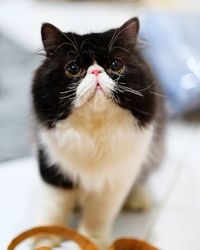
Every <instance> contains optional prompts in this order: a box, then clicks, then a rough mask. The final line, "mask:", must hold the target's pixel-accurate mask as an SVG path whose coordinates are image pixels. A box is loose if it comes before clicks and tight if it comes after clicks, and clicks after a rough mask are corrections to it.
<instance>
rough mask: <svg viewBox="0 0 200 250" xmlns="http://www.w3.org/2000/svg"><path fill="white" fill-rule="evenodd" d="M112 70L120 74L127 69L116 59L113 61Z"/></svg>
mask: <svg viewBox="0 0 200 250" xmlns="http://www.w3.org/2000/svg"><path fill="white" fill-rule="evenodd" d="M110 69H111V70H112V71H114V72H116V73H118V74H120V73H122V72H123V70H124V69H125V65H124V63H123V62H122V61H121V60H119V59H114V60H112V61H111V64H110Z"/></svg>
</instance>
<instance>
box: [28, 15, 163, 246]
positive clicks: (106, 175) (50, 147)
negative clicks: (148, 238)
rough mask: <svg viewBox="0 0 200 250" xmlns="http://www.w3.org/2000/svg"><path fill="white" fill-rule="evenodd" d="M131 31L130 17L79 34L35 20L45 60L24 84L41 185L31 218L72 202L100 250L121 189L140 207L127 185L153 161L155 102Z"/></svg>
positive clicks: (54, 215) (61, 211)
mask: <svg viewBox="0 0 200 250" xmlns="http://www.w3.org/2000/svg"><path fill="white" fill-rule="evenodd" d="M138 29H139V22H138V19H137V18H132V19H130V20H129V21H128V22H126V23H125V24H124V25H122V26H121V27H120V28H118V29H113V30H109V31H107V32H104V33H92V34H87V35H83V36H80V35H78V34H74V33H63V32H61V31H60V30H58V29H57V28H56V27H54V26H53V25H51V24H44V25H43V26H42V40H43V44H44V48H45V50H46V60H45V61H44V63H43V65H42V66H41V67H40V68H39V69H38V70H37V72H36V75H35V78H34V82H33V87H32V95H33V108H34V113H35V118H36V131H37V138H38V152H39V153H38V155H39V166H40V172H41V176H42V179H43V180H44V182H45V183H46V184H45V185H44V184H43V186H45V188H43V195H44V197H43V199H41V207H42V208H41V209H40V212H39V216H38V218H39V219H38V220H37V222H38V223H42V224H51V223H53V224H55V223H56V224H64V223H65V222H66V218H67V217H68V216H69V214H70V212H71V210H72V208H73V206H75V204H76V202H77V201H78V202H79V203H80V204H81V206H82V208H83V214H82V219H81V221H80V226H79V229H80V232H82V233H83V234H85V235H86V236H88V237H90V238H91V239H92V240H94V241H96V242H97V243H98V244H99V246H100V247H102V248H104V247H105V246H106V245H107V244H108V242H109V235H110V231H111V228H112V224H113V221H114V219H115V218H116V216H117V214H118V212H119V211H120V208H121V207H122V205H123V203H124V202H125V200H126V197H127V196H128V194H129V193H130V194H132V195H129V207H130V206H132V207H134V204H135V206H136V208H137V209H138V208H142V198H141V197H139V198H137V197H138V195H137V194H136V193H135V192H131V190H132V188H136V187H135V185H136V184H137V187H138V186H141V183H143V182H141V179H142V177H143V176H144V175H146V174H145V173H147V172H148V170H149V169H151V168H152V166H156V165H158V163H159V162H160V160H161V154H160V151H161V146H162V145H163V144H162V138H163V133H162V131H163V121H162V122H161V120H162V116H161V113H162V110H163V109H162V103H161V101H160V100H158V96H157V95H156V94H155V93H158V88H157V86H156V84H155V81H154V78H153V77H152V74H151V72H150V70H149V68H148V66H147V64H146V63H145V62H144V60H143V58H142V56H141V55H140V52H139V51H138V49H137V45H138V43H137V35H138ZM139 180H140V181H139ZM135 190H136V189H135ZM139 190H140V189H139ZM139 193H141V190H140V191H139ZM133 194H134V195H133ZM130 197H132V198H134V197H136V198H137V200H136V202H131V201H130ZM132 198H131V199H132ZM138 202H139V203H138ZM144 206H146V199H145V204H144ZM39 242H40V241H39ZM56 242H57V239H55V241H54V239H53V238H52V239H50V242H49V244H50V245H53V244H54V243H56ZM37 243H38V241H37Z"/></svg>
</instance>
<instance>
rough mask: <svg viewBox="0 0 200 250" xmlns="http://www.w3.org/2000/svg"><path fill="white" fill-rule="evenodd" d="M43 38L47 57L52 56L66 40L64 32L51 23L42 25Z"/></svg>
mask: <svg viewBox="0 0 200 250" xmlns="http://www.w3.org/2000/svg"><path fill="white" fill-rule="evenodd" d="M41 36H42V42H43V45H44V49H45V51H46V53H47V56H52V55H53V53H54V51H55V50H56V48H57V47H58V46H59V45H60V44H62V43H63V41H64V39H65V36H64V34H63V32H62V31H60V30H59V29H58V28H57V27H55V26H54V25H52V24H50V23H44V24H42V28H41Z"/></svg>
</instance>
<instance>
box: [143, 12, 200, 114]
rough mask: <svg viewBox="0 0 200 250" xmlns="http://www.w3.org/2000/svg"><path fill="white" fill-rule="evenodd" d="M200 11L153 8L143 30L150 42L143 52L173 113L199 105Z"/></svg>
mask: <svg viewBox="0 0 200 250" xmlns="http://www.w3.org/2000/svg"><path fill="white" fill-rule="evenodd" d="M199 23H200V15H199V14H198V13H196V14H191V13H188V14H187V13H177V12H175V11H174V12H172V13H168V12H158V11H151V12H148V13H147V14H146V15H145V16H144V24H143V30H142V33H144V37H145V38H147V40H148V41H149V42H150V45H149V46H148V47H147V48H145V49H144V54H145V56H146V58H147V59H148V60H149V62H150V64H151V65H152V67H153V70H154V71H155V74H156V76H157V78H158V80H159V81H160V82H161V85H162V87H163V91H164V94H165V95H166V96H167V100H168V102H167V104H168V105H167V107H168V111H169V115H170V116H177V115H181V114H184V113H186V112H189V111H192V110H194V109H195V108H197V107H199V106H200V28H199Z"/></svg>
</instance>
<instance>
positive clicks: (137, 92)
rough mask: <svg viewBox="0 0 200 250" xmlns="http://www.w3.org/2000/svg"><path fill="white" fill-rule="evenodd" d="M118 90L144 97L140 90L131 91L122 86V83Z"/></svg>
mask: <svg viewBox="0 0 200 250" xmlns="http://www.w3.org/2000/svg"><path fill="white" fill-rule="evenodd" d="M118 88H119V89H121V90H124V91H125V92H130V93H133V94H135V95H138V96H141V97H143V94H141V93H140V92H139V91H138V90H134V89H131V88H129V87H125V86H124V85H120V83H119V84H118Z"/></svg>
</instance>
